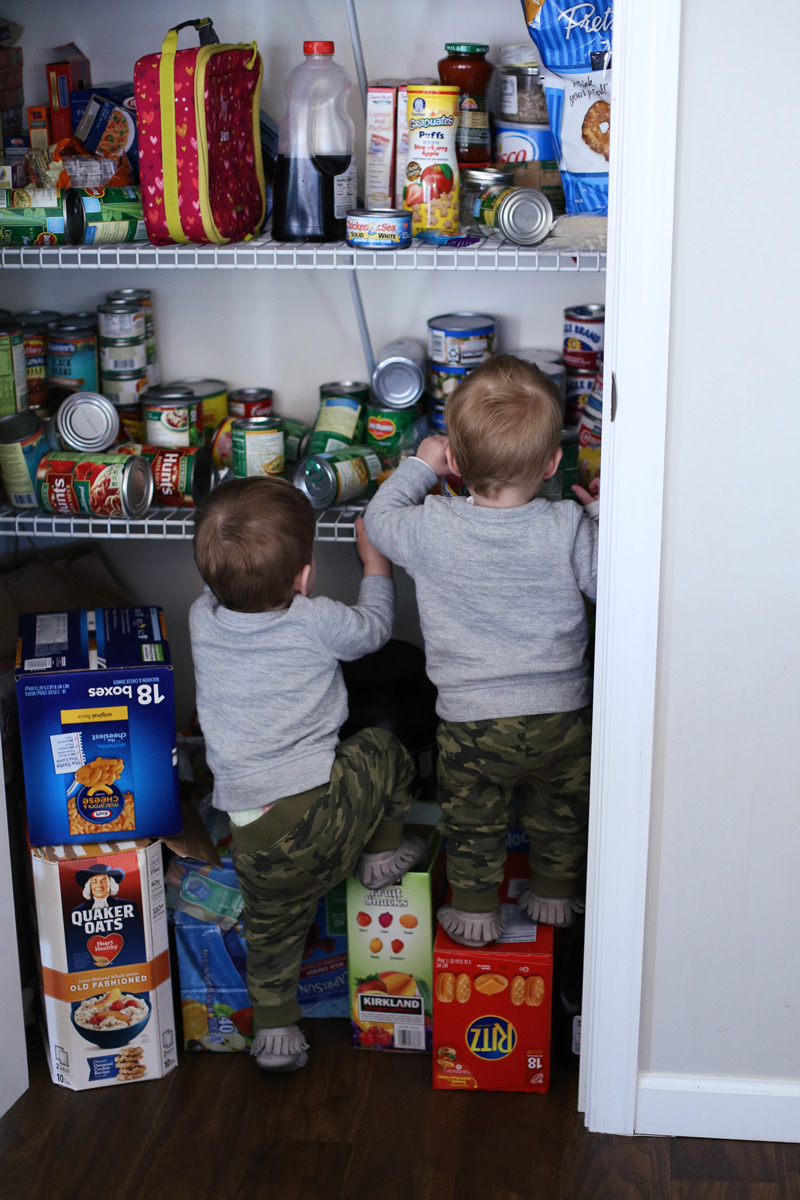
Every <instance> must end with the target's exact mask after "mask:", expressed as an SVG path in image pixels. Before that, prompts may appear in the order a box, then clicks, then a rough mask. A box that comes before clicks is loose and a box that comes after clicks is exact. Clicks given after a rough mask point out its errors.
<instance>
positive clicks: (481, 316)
mask: <svg viewBox="0 0 800 1200" xmlns="http://www.w3.org/2000/svg"><path fill="white" fill-rule="evenodd" d="M495 325H496V322H495V319H494V317H490V316H488V314H487V313H472V312H456V313H443V315H442V316H441V317H430V318H429V320H428V328H429V329H442V330H444V332H445V333H453V334H455V335H456V336H458V335H459V334H469V333H475V334H477V333H494V330H495Z"/></svg>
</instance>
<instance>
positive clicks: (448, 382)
mask: <svg viewBox="0 0 800 1200" xmlns="http://www.w3.org/2000/svg"><path fill="white" fill-rule="evenodd" d="M496 337H497V324H496V321H495V319H494V317H490V316H488V315H487V314H486V313H469V312H467V313H445V314H444V315H443V316H440V317H431V319H430V320H429V321H428V394H429V396H430V402H429V405H428V424H429V426H430V429H431V432H433V433H445V432H446V430H445V427H444V406H445V404H446V402H447V398H448V396H449V395H450V394H451V393H452V392H454V391H455V390H456V388H457V387H458V385H459V383H461V380H462V379H464V378H465V377H466V376H467V375H468V374H469V373H470V371H473V370H474V369H475V367H477V366H480V364H481V363H482V362H484V361H485V360H486V359H487V358H491V357H492V355H493V354H494V353H495V342H496Z"/></svg>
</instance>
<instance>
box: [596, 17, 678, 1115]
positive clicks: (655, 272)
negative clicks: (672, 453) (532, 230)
mask: <svg viewBox="0 0 800 1200" xmlns="http://www.w3.org/2000/svg"><path fill="white" fill-rule="evenodd" d="M680 29H681V0H670V2H669V3H667V4H655V3H652V0H651V2H650V3H642V0H617V3H616V5H615V11H614V35H613V37H614V42H613V62H612V69H613V75H612V110H611V111H612V133H611V158H610V190H611V205H610V209H609V239H608V240H609V245H608V275H607V280H608V295H607V300H606V350H605V395H604V403H603V475H602V478H603V485H602V513H601V519H600V530H601V532H600V563H599V590H598V605H597V609H598V620H597V652H596V676H595V696H594V738H593V746H592V796H591V817H590V828H589V878H588V883H587V921H586V958H585V972H584V1001H583V1026H582V1045H581V1051H582V1053H581V1086H580V1107H581V1108H582V1109H583V1111H584V1112H585V1115H586V1125H587V1127H588V1128H589V1129H591V1130H593V1131H596V1132H605V1133H627V1134H630V1133H633V1132H634V1131H635V1128H636V1092H637V1079H638V1067H639V1020H640V1008H641V987H642V961H643V947H644V920H645V888H646V877H647V859H648V836H649V824H650V798H651V771H652V758H653V725H654V713H655V700H656V651H657V638H658V612H659V585H660V575H661V536H662V517H663V481H664V458H665V430H666V407H667V375H668V362H669V339H670V298H671V281H672V230H673V216H674V194H675V158H676V141H677V118H678V64H679V62H680V55H679V48H680ZM612 372H613V381H614V386H615V390H616V397H617V408H616V414H615V415H613V416H612V411H611V410H612Z"/></svg>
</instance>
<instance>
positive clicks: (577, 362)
mask: <svg viewBox="0 0 800 1200" xmlns="http://www.w3.org/2000/svg"><path fill="white" fill-rule="evenodd" d="M605 323H606V310H605V305H603V304H579V305H576V306H575V307H574V308H566V309H565V310H564V366H565V367H568V368H569V369H570V370H577V371H596V370H597V363H598V355H599V354H602V353H603V346H604V344H605Z"/></svg>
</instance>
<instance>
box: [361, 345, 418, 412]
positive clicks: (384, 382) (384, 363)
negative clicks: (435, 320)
mask: <svg viewBox="0 0 800 1200" xmlns="http://www.w3.org/2000/svg"><path fill="white" fill-rule="evenodd" d="M424 389H425V351H424V350H423V348H422V346H420V345H419V343H418V342H414V341H412V340H411V338H396V339H395V340H394V341H393V342H389V344H388V345H387V346H384V347H383V349H382V350H381V352H380V354H379V355H378V359H377V362H376V363H375V370H374V371H373V372H372V391H373V394H374V396H375V399H376V400H377V401H378V406H379V407H385V408H413V407H414V406H415V405H416V404H417V403H418V402H419V398H420V396H421V395H422V393H423V391H424Z"/></svg>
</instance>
